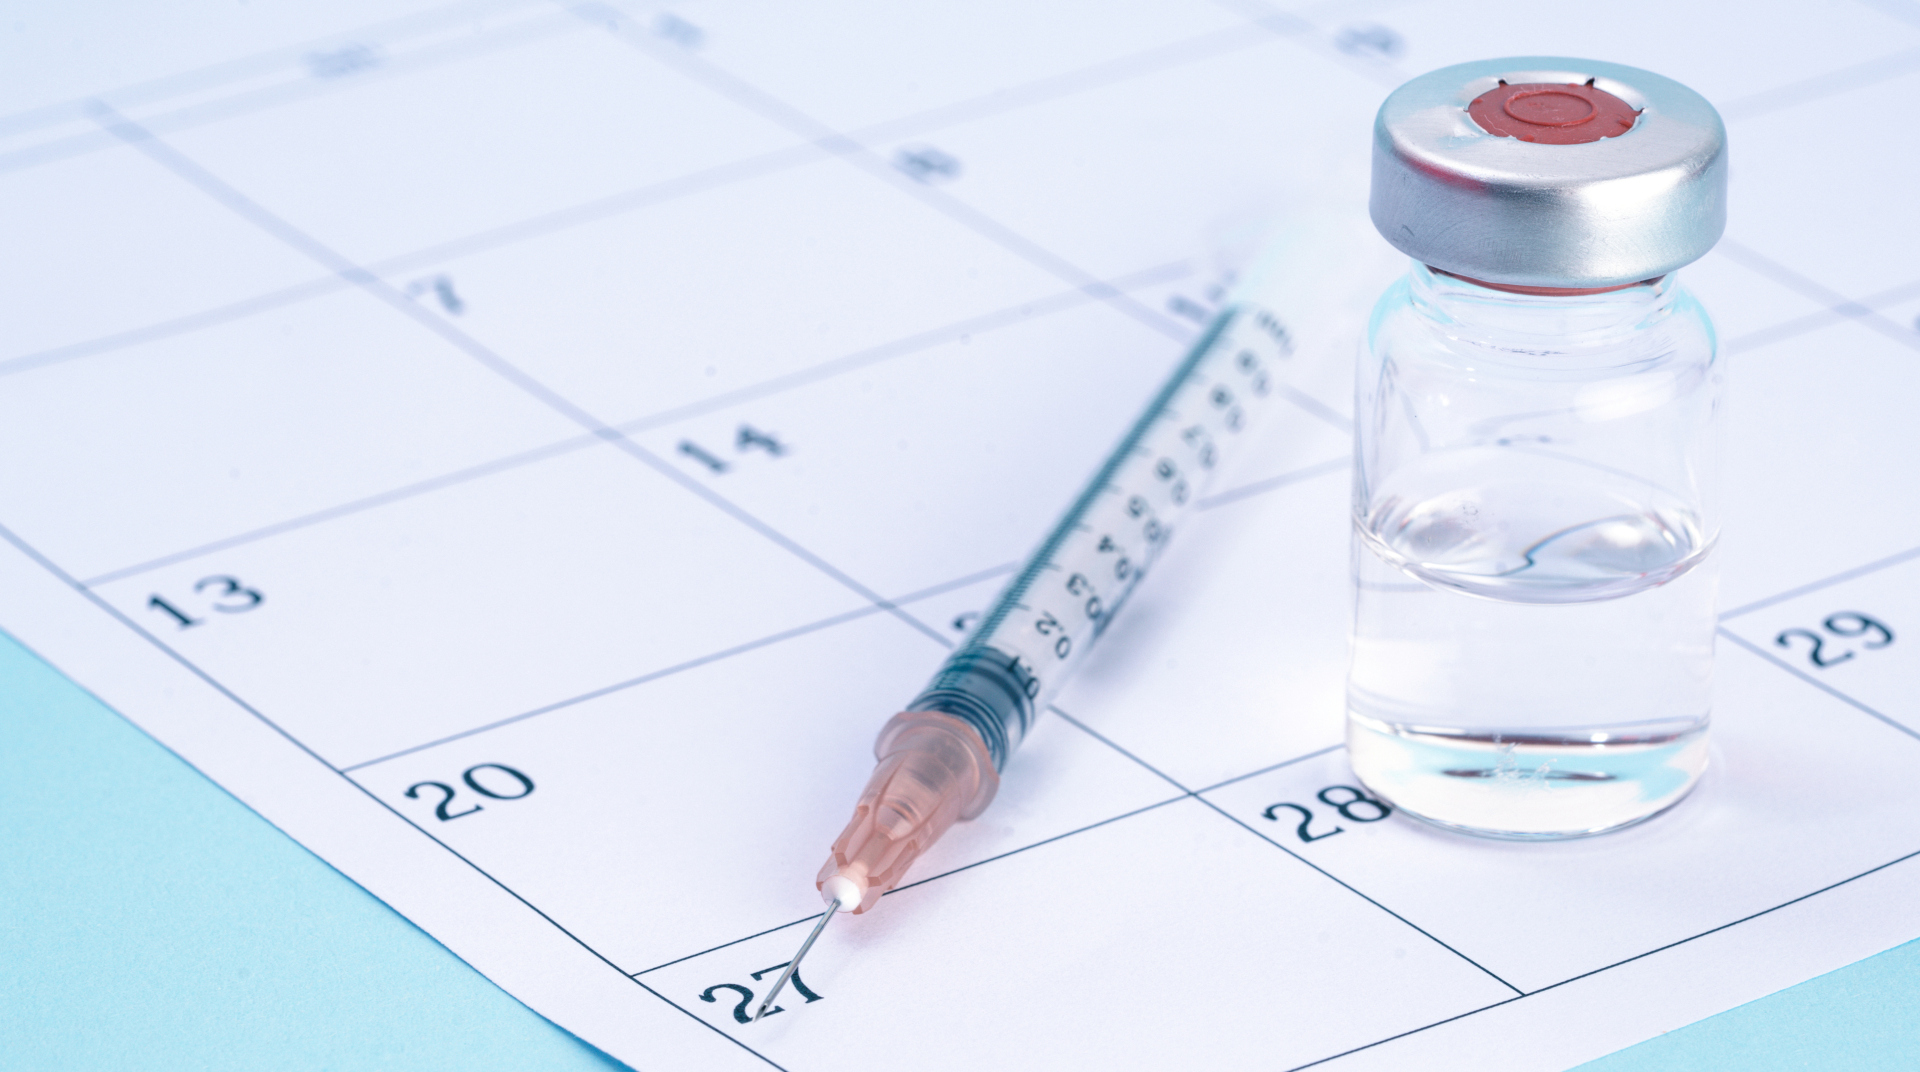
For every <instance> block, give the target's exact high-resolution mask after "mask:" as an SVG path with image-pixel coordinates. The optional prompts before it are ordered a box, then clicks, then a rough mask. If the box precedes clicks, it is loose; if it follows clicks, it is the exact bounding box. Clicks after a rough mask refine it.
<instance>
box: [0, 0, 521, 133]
mask: <svg viewBox="0 0 1920 1072" xmlns="http://www.w3.org/2000/svg"><path fill="white" fill-rule="evenodd" d="M550 3H551V0H480V2H472V0H468V2H464V3H454V4H447V5H445V6H442V7H437V8H434V9H432V10H429V11H421V12H416V13H414V14H411V15H403V16H400V17H399V18H394V19H387V20H383V21H381V22H375V23H368V24H366V25H364V26H359V27H356V28H354V29H351V30H346V31H339V32H335V33H330V34H322V35H319V36H316V37H310V38H307V39H306V40H304V41H300V42H298V43H295V44H291V45H282V46H277V47H274V48H269V49H265V50H262V51H259V52H254V53H251V54H249V55H246V56H241V57H237V58H235V59H228V60H221V61H218V62H215V63H210V64H205V65H203V66H200V67H195V68H191V69H189V70H185V71H176V72H174V73H172V74H165V75H160V76H158V77H155V78H149V79H145V80H143V81H139V82H133V83H129V84H126V85H121V86H116V87H114V88H112V89H106V90H101V91H100V92H97V93H92V94H88V95H87V96H84V97H69V98H67V99H66V100H61V101H54V102H51V103H48V104H42V105H37V106H35V107H32V108H26V109H22V110H21V111H17V112H8V113H5V114H0V137H5V136H7V135H8V134H10V133H12V132H14V131H18V130H33V129H36V128H39V127H45V126H51V125H57V124H59V123H64V122H70V121H73V120H84V119H86V106H87V102H88V101H90V100H106V101H108V103H118V104H120V105H127V106H137V105H140V104H143V103H146V102H149V101H154V100H166V99H167V98H169V97H175V96H181V95H184V94H188V93H195V92H202V91H204V90H205V89H207V88H209V87H214V86H219V85H223V84H230V83H233V82H236V81H240V80H242V79H245V78H249V77H257V76H258V75H260V74H262V73H268V72H271V71H275V70H281V69H284V68H285V67H288V66H290V65H291V64H292V63H293V62H295V60H296V59H297V58H298V57H302V56H307V55H311V54H312V53H313V52H314V51H316V50H318V49H322V48H326V47H328V46H340V45H343V44H350V43H359V42H363V41H365V40H367V39H368V38H370V37H381V38H386V39H392V38H393V37H396V36H402V35H405V34H408V33H416V34H417V33H426V32H431V31H432V30H433V29H434V28H436V27H445V26H448V25H457V24H459V23H461V22H464V21H466V20H467V19H470V18H473V17H476V16H478V15H481V14H484V13H485V12H487V11H514V10H527V11H531V10H533V9H536V8H541V7H547V6H549V5H550Z"/></svg>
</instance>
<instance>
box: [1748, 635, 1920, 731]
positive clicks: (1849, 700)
mask: <svg viewBox="0 0 1920 1072" xmlns="http://www.w3.org/2000/svg"><path fill="white" fill-rule="evenodd" d="M1717 632H1718V633H1719V634H1720V635H1721V636H1723V637H1726V638H1727V639H1728V640H1731V641H1733V642H1734V643H1735V644H1737V645H1739V646H1740V647H1742V648H1745V649H1746V650H1747V651H1750V652H1752V653H1753V654H1755V655H1758V656H1759V657H1760V658H1762V659H1764V660H1766V661H1767V662H1769V663H1772V664H1773V665H1774V666H1777V667H1779V668H1780V669H1782V670H1785V671H1786V672H1787V673H1789V674H1792V675H1793V676H1794V677H1797V678H1799V679H1800V680H1802V681H1804V682H1806V683H1807V684H1809V685H1812V686H1813V687H1814V688H1816V689H1819V690H1820V691H1821V692H1824V693H1826V694H1827V695H1829V696H1831V697H1833V698H1834V699H1836V700H1839V701H1840V702H1842V703H1844V704H1846V705H1847V706H1849V707H1852V708H1854V709H1855V710H1857V711H1859V712H1861V713H1862V714H1865V715H1868V716H1870V717H1872V718H1876V719H1879V720H1880V721H1881V722H1884V723H1886V724H1887V725H1889V726H1891V727H1893V728H1894V729H1896V730H1899V731H1900V732H1901V733H1904V734H1906V735H1907V736H1909V737H1912V738H1913V739H1914V740H1916V741H1920V731H1916V730H1914V729H1912V728H1910V727H1908V726H1907V725H1906V724H1904V723H1902V722H1900V721H1899V720H1897V719H1894V718H1892V717H1890V716H1888V715H1884V714H1882V713H1880V712H1879V711H1876V710H1874V709H1873V708H1871V707H1868V706H1867V705H1866V704H1863V703H1861V702H1860V701H1859V700H1856V699H1854V698H1853V697H1851V696H1848V695H1847V694H1846V693H1844V692H1841V691H1840V690H1839V689H1836V688H1834V687H1833V686H1832V685H1829V684H1827V683H1826V682H1824V681H1821V680H1820V679H1818V678H1816V677H1814V676H1813V675H1811V674H1809V673H1807V672H1806V671H1804V670H1802V669H1800V668H1799V667H1797V666H1794V665H1793V664H1792V663H1789V662H1787V661H1785V660H1784V659H1780V658H1777V657H1776V656H1775V655H1774V654H1773V653H1772V652H1770V651H1768V650H1766V649H1765V648H1762V647H1760V646H1759V645H1758V644H1755V643H1753V642H1752V641H1749V640H1748V639H1747V638H1745V637H1743V636H1741V635H1739V634H1738V633H1735V632H1734V631H1733V630H1731V629H1728V628H1727V627H1726V626H1720V627H1719V629H1718V630H1717Z"/></svg>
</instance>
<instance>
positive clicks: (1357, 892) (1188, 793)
mask: <svg viewBox="0 0 1920 1072" xmlns="http://www.w3.org/2000/svg"><path fill="white" fill-rule="evenodd" d="M1051 710H1052V711H1053V713H1054V714H1056V715H1058V716H1060V717H1061V718H1062V719H1064V720H1066V721H1067V722H1068V723H1070V724H1072V725H1073V726H1075V727H1077V728H1078V729H1079V730H1080V731H1081V732H1082V733H1085V734H1086V735H1087V736H1089V737H1091V738H1093V739H1094V740H1096V741H1098V742H1100V743H1101V744H1103V745H1106V746H1107V747H1108V748H1110V749H1112V750H1113V751H1115V752H1118V753H1119V754H1120V755H1122V756H1125V757H1126V758H1127V759H1130V760H1132V761H1133V762H1134V763H1136V764H1139V765H1140V766H1141V767H1142V768H1144V769H1145V770H1147V771H1149V772H1150V773H1152V774H1153V775H1155V776H1156V777H1158V778H1160V779H1161V780H1163V781H1165V782H1166V783H1168V784H1169V785H1172V786H1173V787H1175V788H1176V789H1179V790H1180V791H1181V796H1180V797H1179V798H1176V799H1187V798H1191V799H1193V800H1197V801H1199V802H1200V803H1201V804H1204V805H1206V806H1207V807H1208V808H1209V809H1211V810H1212V811H1213V812H1214V813H1215V814H1217V815H1219V816H1221V817H1222V818H1224V819H1226V820H1227V821H1229V822H1231V823H1233V824H1234V825H1235V826H1238V827H1240V828H1241V829H1243V830H1245V831H1247V832H1248V833H1250V834H1252V835H1253V836H1255V837H1257V838H1259V839H1260V840H1261V841H1264V842H1266V843H1267V844H1269V845H1271V846H1273V847H1274V848H1276V849H1279V850H1280V851H1281V852H1284V853H1286V854H1287V855H1288V856H1291V857H1293V859H1294V860H1295V861H1296V862H1298V863H1302V864H1305V865H1306V866H1307V867H1309V868H1312V869H1313V870H1314V871H1316V872H1318V873H1319V874H1320V876H1321V877H1322V878H1325V879H1328V880H1331V881H1332V882H1333V883H1335V884H1336V885H1338V886H1339V887H1340V888H1342V889H1344V890H1346V891H1347V892H1348V893H1351V894H1353V895H1354V896H1356V897H1358V898H1360V899H1361V900H1363V901H1365V902H1367V903H1368V904H1370V905H1372V906H1373V907H1375V908H1377V909H1379V910H1380V911H1382V912H1385V913H1386V914H1387V915H1389V916H1392V917H1393V918H1394V919H1396V920H1399V921H1400V922H1401V923H1403V924H1405V925H1406V926H1408V927H1411V928H1412V929H1413V930H1415V931H1417V932H1419V933H1420V935H1421V936H1422V937H1424V938H1426V939H1428V940H1429V941H1431V942H1433V943H1434V944H1435V945H1438V946H1439V947H1440V948H1442V949H1445V950H1446V951H1447V952H1449V953H1452V954H1453V955H1454V956H1456V957H1459V958H1460V959H1461V960H1464V961H1466V962H1467V963H1468V964H1471V965H1473V966H1474V967H1475V968H1478V969H1480V971H1482V972H1484V973H1485V974H1486V975H1487V976H1488V977H1489V978H1491V979H1493V980H1494V981H1495V982H1497V983H1499V984H1500V985H1501V986H1504V987H1506V988H1507V989H1509V990H1511V991H1513V992H1514V993H1515V994H1520V993H1522V991H1521V990H1520V988H1519V987H1517V986H1514V985H1513V984H1512V983H1509V982H1507V981H1506V980H1505V979H1502V978H1500V976H1498V975H1495V974H1494V973H1493V972H1492V971H1491V970H1489V969H1488V968H1487V967H1486V966H1485V965H1483V964H1481V963H1480V962H1479V961H1477V960H1475V959H1473V958H1472V957H1470V956H1468V955H1466V954H1465V953H1462V952H1461V951H1460V950H1458V949H1456V948H1454V947H1453V946H1452V945H1450V944H1448V943H1447V942H1444V941H1442V940H1441V939H1440V938H1439V937H1438V936H1436V935H1435V934H1433V932H1431V931H1429V930H1427V929H1426V928H1425V927H1422V926H1420V925H1419V924H1417V923H1415V922H1413V921H1412V920H1410V919H1408V918H1407V917H1405V916H1403V915H1401V914H1400V913H1398V912H1396V911H1394V910H1393V909H1391V908H1388V907H1387V906H1386V905H1384V904H1381V903H1380V902H1379V901H1377V900H1375V899H1374V898H1373V897H1372V896H1371V895H1369V894H1367V893H1365V892H1363V891H1362V890H1361V889H1360V888H1359V887H1357V886H1354V885H1353V884H1351V883H1349V882H1347V881H1346V880H1345V879H1343V878H1341V877H1339V876H1338V875H1335V874H1334V873H1333V872H1331V871H1328V870H1327V869H1326V868H1324V867H1321V866H1320V865H1319V864H1316V863H1314V862H1313V861H1311V860H1309V859H1307V858H1306V857H1304V856H1302V855H1300V854H1299V853H1297V852H1294V851H1293V850H1292V849H1289V848H1287V847H1286V846H1285V845H1282V844H1280V843H1279V842H1278V841H1275V840H1273V839H1272V838H1270V837H1268V836H1267V835H1266V834H1264V833H1262V832H1260V831H1259V830H1256V829H1254V828H1253V827H1251V826H1248V825H1247V824H1246V823H1244V822H1242V821H1241V820H1240V819H1239V818H1238V817H1237V816H1235V815H1233V814H1232V813H1231V812H1229V811H1227V810H1226V809H1225V808H1222V807H1220V806H1219V805H1218V804H1215V803H1214V802H1213V801H1211V800H1208V799H1207V798H1206V797H1204V796H1202V795H1201V794H1200V793H1199V792H1197V791H1195V790H1193V789H1191V788H1188V787H1187V786H1186V785H1185V784H1183V783H1181V782H1180V781H1179V780H1178V779H1176V778H1174V777H1172V776H1171V775H1169V774H1167V773H1166V772H1164V771H1162V770H1160V769H1159V768H1158V767H1155V766H1154V765H1153V764H1151V763H1148V762H1147V761H1146V760H1144V759H1142V758H1141V757H1139V756H1138V755H1135V754H1134V753H1133V752H1131V751H1129V750H1128V749H1126V748H1123V747H1121V746H1120V745H1119V744H1117V743H1115V742H1114V741H1113V740H1111V739H1110V738H1108V737H1107V736H1105V735H1104V734H1101V733H1100V732H1098V731H1096V730H1094V729H1093V728H1092V727H1090V726H1088V725H1086V724H1085V723H1083V722H1081V721H1080V720H1079V719H1076V718H1074V717H1073V716H1072V715H1069V714H1067V713H1066V712H1065V711H1063V710H1061V709H1060V708H1059V707H1058V706H1057V705H1056V706H1053V707H1051ZM1328 751H1330V749H1324V748H1323V749H1320V750H1319V751H1317V752H1314V753H1312V755H1325V754H1326V753H1327V752H1328ZM1305 758H1307V757H1305V756H1302V757H1298V758H1296V759H1294V760H1289V761H1288V762H1289V763H1293V762H1299V761H1300V759H1305ZM1286 765H1287V764H1286V763H1282V764H1279V765H1278V766H1286ZM1269 769H1274V768H1269ZM1122 818H1124V816H1122ZM1061 836H1062V837H1064V836H1066V835H1064V834H1063V835H1061ZM981 862H982V863H984V862H987V861H981ZM969 866H972V865H969ZM939 877H941V876H939V875H934V876H930V878H928V879H922V880H921V881H923V882H924V881H931V880H932V879H933V878H939ZM913 885H918V883H914V884H913ZM900 888H901V889H906V888H907V887H905V886H903V887H900Z"/></svg>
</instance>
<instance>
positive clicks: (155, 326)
mask: <svg viewBox="0 0 1920 1072" xmlns="http://www.w3.org/2000/svg"><path fill="white" fill-rule="evenodd" d="M352 285H353V284H352V283H350V282H348V281H346V280H344V279H341V278H340V277H339V276H337V275H331V274H329V275H323V276H320V277H318V278H315V279H312V280H309V281H307V282H305V283H296V284H294V285H293V286H290V287H282V288H281V289H279V290H274V291H269V292H267V293H265V294H258V295H255V296H253V297H251V298H243V299H241V300H240V301H237V302H230V303H228V304H226V305H218V306H215V307H213V308H211V309H203V310H201V311H199V312H196V313H188V314H187V315H186V316H178V317H173V318H171V319H168V320H161V321H157V322H155V323H152V324H146V325H143V326H141V327H137V328H129V329H128V330H126V331H120V332H115V333H113V334H111V335H102V336H99V337H97V338H93V339H83V340H81V341H79V342H72V343H65V344H62V345H60V346H53V347H49V348H47V349H45V350H38V351H35V352H33V353H27V354H20V355H18V356H16V357H10V358H7V359H5V360H0V377H6V376H13V375H16V374H18V373H22V372H31V371H33V370H34V369H39V368H46V367H47V366H49V365H58V364H63V363H65V362H68V361H76V360H80V359H82V358H88V357H95V356H98V355H100V354H110V353H112V352H114V351H115V350H124V349H126V348H128V347H131V346H139V345H141V344H142V343H149V342H158V341H159V340H161V339H170V338H173V337H174V336H177V335H190V334H192V333H193V332H196V331H201V330H203V329H206V328H211V327H218V326H220V325H221V324H229V323H232V322H234V321H236V320H245V319H246V318H247V317H250V316H255V315H257V314H259V313H264V312H268V311H270V310H273V309H279V308H283V307H285V306H289V305H298V304H299V303H301V302H303V301H307V300H309V299H311V298H319V297H324V296H325V295H328V294H335V293H338V292H340V291H342V290H345V289H347V288H348V287H350V286H352Z"/></svg>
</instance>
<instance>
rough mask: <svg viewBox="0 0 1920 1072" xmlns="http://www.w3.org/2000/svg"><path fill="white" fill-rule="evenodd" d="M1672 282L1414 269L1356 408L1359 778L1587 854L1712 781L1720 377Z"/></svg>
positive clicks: (1378, 314)
mask: <svg viewBox="0 0 1920 1072" xmlns="http://www.w3.org/2000/svg"><path fill="white" fill-rule="evenodd" d="M1715 352H1716V346H1715V340H1714V335H1713V328H1712V325H1711V324H1710V323H1709V321H1708V320H1707V316H1706V313H1705V312H1704V311H1703V310H1702V309H1701V308H1700V306H1699V303H1698V302H1696V301H1695V300H1694V299H1693V298H1692V297H1691V296H1690V295H1689V294H1687V292H1686V291H1685V290H1683V289H1681V288H1680V287H1679V286H1678V285H1677V284H1676V282H1675V280H1674V277H1673V276H1672V275H1668V276H1667V277H1665V278H1664V279H1662V280H1659V281H1657V282H1654V283H1648V284H1641V285H1637V286H1632V287H1627V288H1625V289H1621V290H1615V291H1611V292H1608V293H1602V294H1586V295H1568V294H1564V293H1561V294H1550V295H1527V294H1515V293H1509V292H1506V291H1501V290H1494V289H1491V288H1488V287H1483V286H1480V285H1478V284H1475V283H1471V282H1468V281H1466V280H1463V279H1459V278H1456V277H1452V276H1448V275H1445V274H1443V273H1439V272H1435V271H1433V270H1431V269H1429V268H1427V267H1426V266H1425V265H1421V264H1418V263H1416V264H1414V265H1413V266H1412V268H1411V270H1410V271H1409V273H1408V275H1407V276H1406V277H1405V278H1404V279H1403V280H1401V281H1400V282H1399V283H1397V284H1396V285H1395V286H1393V287H1392V288H1390V289H1389V290H1388V291H1387V293H1386V294H1385V295H1384V296H1383V297H1382V298H1381V300H1380V302H1379V303H1378V305H1376V306H1375V309H1374V312H1373V317H1372V320H1371V322H1370V324H1369V330H1368V344H1367V349H1366V352H1364V353H1363V354H1362V356H1361V364H1360V371H1359V375H1358V378H1357V390H1356V395H1357V398H1356V430H1355V475H1354V503H1353V507H1354V540H1353V571H1354V603H1355V608H1354V609H1355V623H1354V637H1353V653H1352V664H1351V668H1350V672H1349V677H1348V682H1347V696H1348V728H1347V741H1348V751H1349V755H1350V757H1351V760H1352V762H1353V766H1354V771H1355V773H1356V774H1358V775H1359V777H1360V778H1361V780H1362V781H1364V782H1365V783H1366V784H1367V786H1368V787H1369V788H1371V789H1372V790H1373V791H1375V792H1376V793H1378V794H1379V795H1381V796H1383V797H1385V798H1386V799H1387V800H1389V801H1391V802H1392V803H1393V804H1395V805H1396V806H1398V807H1400V808H1402V809H1403V810H1405V811H1408V812H1410V813H1412V814H1414V815H1417V816H1420V817H1422V818H1425V819H1428V820H1430V821H1432V822H1435V823H1439V824H1442V825H1447V826H1452V827H1457V828H1460V829H1464V830H1469V831H1472V832H1475V833H1481V834H1489V835H1494V836H1503V837H1519V838H1555V837H1577V836H1582V835H1586V834H1595V833H1600V832H1603V831H1606V830H1611V829H1615V828H1617V827H1620V826H1625V825H1627V824H1630V823H1634V822H1638V821H1640V820H1642V819H1645V818H1647V817H1649V816H1651V815H1654V814H1657V813H1659V812H1660V811H1662V810H1664V809H1666V808H1667V807H1669V806H1671V805H1672V804H1674V803H1675V802H1677V801H1678V800H1679V799H1680V798H1681V797H1682V796H1684V795H1685V794H1686V793H1687V791H1688V790H1690V789H1691V788H1692V787H1693V785H1694V783H1695V782H1696V781H1697V780H1698V779H1699V777H1700V774H1701V771H1702V770H1703V769H1704V768H1705V766H1706V745H1707V741H1706V734H1707V723H1708V715H1709V711H1710V708H1711V706H1712V667H1713V638H1714V625H1715V621H1714V595H1715V581H1716V576H1715V565H1716V563H1715V559H1714V555H1713V549H1714V542H1715V538H1716V536H1717V534H1718V504H1717V483H1718V479H1717V476H1718V474H1717V468H1718V454H1719V449H1718V439H1719V427H1718V423H1719V421H1718V411H1719V406H1720V396H1721V370H1720V366H1719V364H1718V362H1717V361H1716V359H1715Z"/></svg>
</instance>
